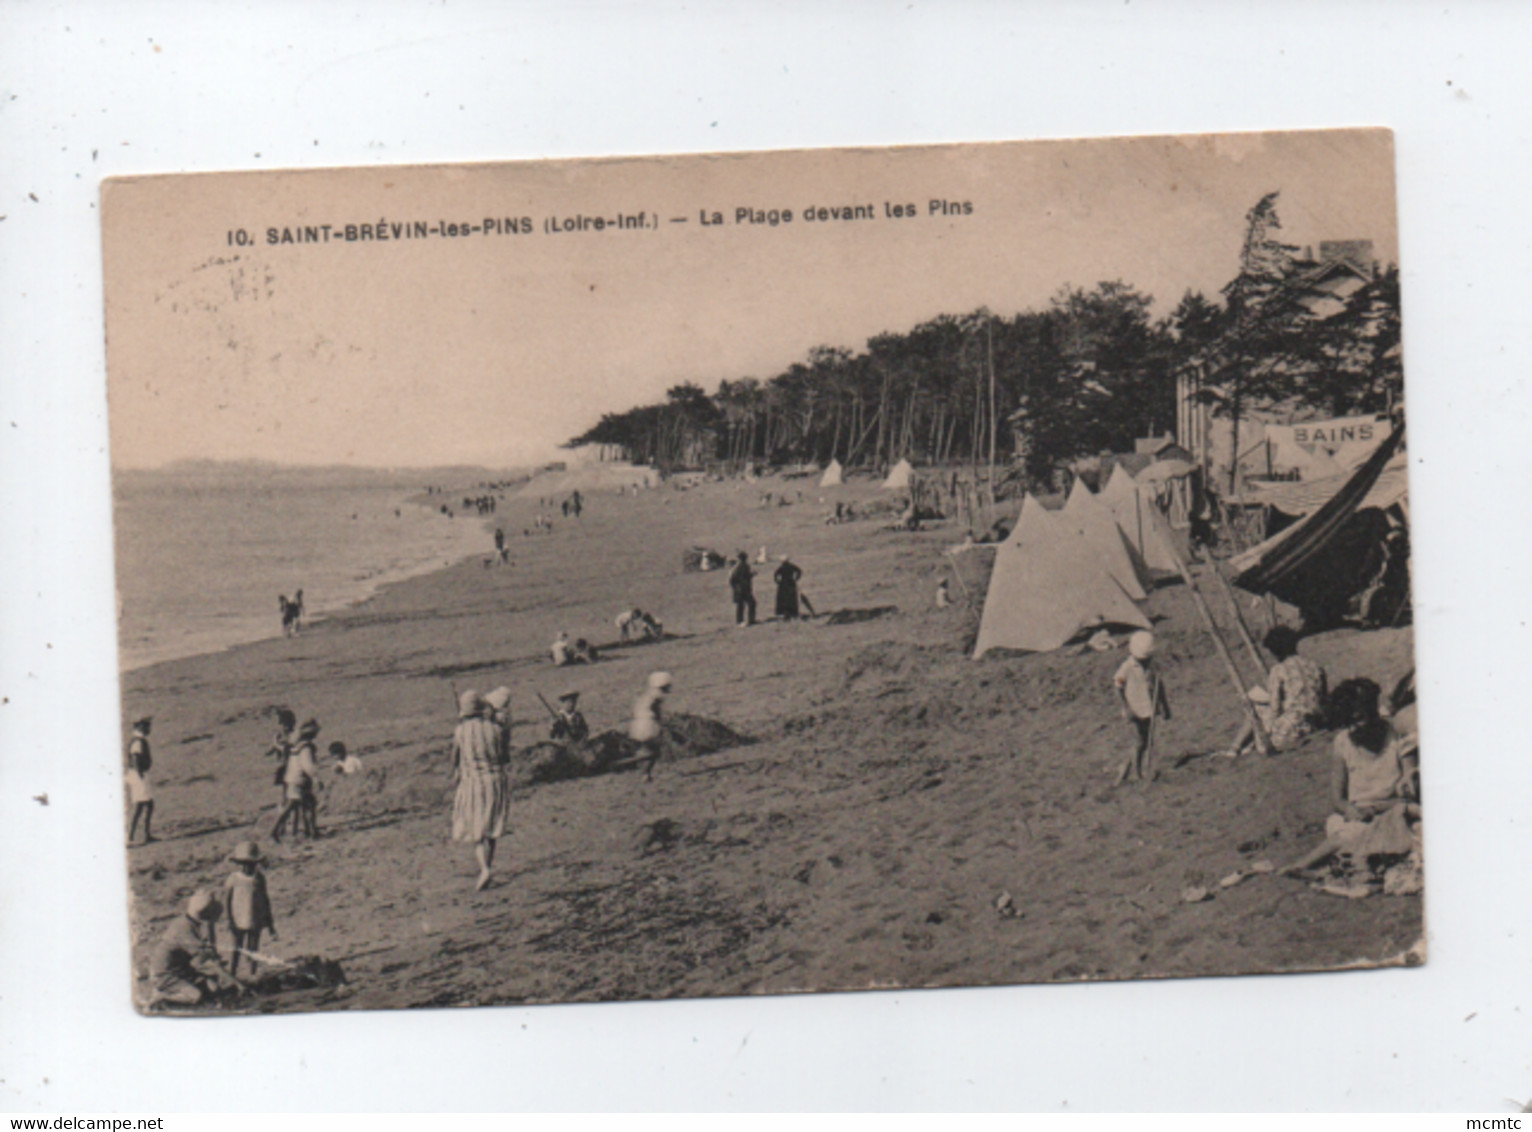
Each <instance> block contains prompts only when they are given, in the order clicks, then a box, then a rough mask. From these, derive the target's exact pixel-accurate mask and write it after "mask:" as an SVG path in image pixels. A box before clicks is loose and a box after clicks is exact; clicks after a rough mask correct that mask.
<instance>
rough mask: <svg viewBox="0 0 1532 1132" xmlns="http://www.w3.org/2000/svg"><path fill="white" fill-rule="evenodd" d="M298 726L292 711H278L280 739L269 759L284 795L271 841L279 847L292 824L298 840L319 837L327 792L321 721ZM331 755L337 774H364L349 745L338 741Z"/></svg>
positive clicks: (283, 709)
mask: <svg viewBox="0 0 1532 1132" xmlns="http://www.w3.org/2000/svg"><path fill="white" fill-rule="evenodd" d="M297 724H298V717H297V716H295V715H294V714H293V713H292V712H291V711H290V710H288V709H287V708H278V709H277V734H276V738H275V739H274V740H273V741H272V745H271V746H270V747H269V748H268V749H267V751H266V756H267V757H268V758H271V759H274V760H276V764H277V765H276V773H275V774H274V775H273V778H272V783H273V785H275V786H276V787H277V788H278V789H279V790H280V791H281V803H280V805H279V807H278V811H277V820H276V822H275V823H274V824H273V825H272V827H271V839H272V840H273V841H275V842H277V843H278V844H280V843H281V841H282V835H283V834H284V833H286V832H287V828H288V823H289V822H291V823H292V832H293V834H294V836H296V835H298V834H300V833H301V834H304V835H305V836H307V837H309V838H311V839H313V838H317V837H319V792H320V791H321V790H322V789H323V788H324V783H323V781H322V780H321V777H320V770H319V762H320V760H319V744H318V743H317V742H316V740H317V739H318V738H319V731H320V727H319V721H318V720H317V719H307V720H304V722H303V726H302V727H298V725H297ZM295 729H296V735H295V733H294V732H295ZM295 739H296V742H295ZM328 755H329V759H330V764H331V766H332V767H333V769H334V771H335V773H336V774H339V775H353V774H360V773H361V772H362V760H361V759H359V758H358V757H357V756H355V755H353V754H351V753H350V752H348V751H347V750H346V744H344V743H342V742H339V741H338V740H337V741H336V742H333V743H331V744H330V746H329V750H328Z"/></svg>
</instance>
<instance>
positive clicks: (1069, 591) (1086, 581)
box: [973, 495, 1150, 660]
mask: <svg viewBox="0 0 1532 1132" xmlns="http://www.w3.org/2000/svg"><path fill="white" fill-rule="evenodd" d="M1095 625H1128V626H1133V627H1135V628H1139V629H1147V628H1149V627H1150V626H1149V619H1148V618H1147V617H1145V616H1144V614H1143V611H1142V610H1140V609H1139V608H1138V606H1136V605H1134V604H1133V601H1132V600H1131V599H1130V598H1129V597H1128V595H1127V594H1126V593H1124V592H1123V589H1122V587H1121V586H1120V585H1118V584H1117V582H1116V581H1115V580H1113V579H1112V578H1111V577H1110V576H1109V575H1108V574H1107V573H1106V571H1105V570H1103V569H1102V568H1101V565H1100V563H1098V562H1097V561H1096V559H1095V558H1093V557H1092V556H1091V553H1090V551H1089V549H1088V548H1087V546H1086V544H1085V542H1084V540H1083V539H1080V538H1078V537H1076V536H1074V535H1073V534H1071V533H1070V532H1068V531H1067V530H1065V529H1063V527H1062V524H1061V522H1060V520H1059V518H1058V517H1057V516H1055V515H1051V514H1049V513H1048V511H1047V510H1046V509H1045V508H1044V507H1043V505H1042V504H1041V503H1039V502H1038V501H1037V500H1036V499H1035V498H1034V497H1032V496H1030V495H1029V496H1027V497H1026V499H1024V500H1023V501H1022V505H1021V514H1020V515H1018V516H1017V518H1016V526H1015V528H1014V529H1012V531H1011V536H1010V538H1008V539H1006V540H1005V542H1003V543H1001V544H1000V547H999V549H998V550H996V552H995V567H994V570H993V572H992V573H991V574H990V579H989V593H988V595H987V596H986V597H985V599H984V615H983V617H982V618H981V619H980V621H979V638H978V640H977V641H976V642H975V644H974V652H973V657H974V659H975V660H978V659H979V658H980V657H982V656H983V655H984V654H985V653H986V652H988V651H989V650H990V649H993V648H1007V649H1020V650H1024V651H1028V652H1048V651H1050V650H1052V649H1056V648H1059V647H1061V646H1062V645H1064V644H1065V643H1067V642H1068V641H1069V640H1070V639H1071V638H1072V637H1074V636H1075V635H1077V634H1078V633H1079V632H1080V631H1081V630H1082V629H1088V628H1090V627H1092V626H1095Z"/></svg>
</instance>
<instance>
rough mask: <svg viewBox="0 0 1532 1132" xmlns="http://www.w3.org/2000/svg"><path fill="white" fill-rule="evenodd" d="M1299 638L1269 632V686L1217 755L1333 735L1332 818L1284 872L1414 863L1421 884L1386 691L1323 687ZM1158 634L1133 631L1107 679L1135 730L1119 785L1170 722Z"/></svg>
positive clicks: (1409, 786)
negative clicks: (1336, 864) (1335, 864)
mask: <svg viewBox="0 0 1532 1132" xmlns="http://www.w3.org/2000/svg"><path fill="white" fill-rule="evenodd" d="M1299 639H1300V638H1299V635H1298V633H1297V632H1296V631H1295V630H1293V629H1291V628H1289V627H1287V626H1283V625H1278V626H1275V627H1273V628H1272V629H1271V630H1270V631H1268V632H1267V633H1266V635H1265V637H1264V638H1263V641H1262V643H1263V644H1264V645H1265V647H1266V649H1267V651H1268V652H1269V653H1270V654H1271V655H1272V656H1273V657H1274V658H1275V659H1276V663H1275V664H1274V665H1273V666H1272V668H1271V669H1270V671H1269V672H1268V673H1267V678H1266V683H1265V684H1264V685H1259V686H1256V687H1254V688H1251V689H1250V690H1249V692H1248V693H1247V695H1248V699H1249V705H1248V706H1249V709H1250V710H1249V716H1250V718H1248V719H1247V721H1246V723H1245V724H1244V725H1243V726H1242V727H1241V729H1240V731H1239V733H1238V734H1237V735H1236V736H1235V739H1234V743H1233V745H1232V746H1231V747H1230V748H1228V749H1227V750H1225V751H1220V752H1217V754H1219V755H1221V756H1223V757H1225V758H1230V759H1233V758H1238V757H1239V756H1240V755H1242V754H1244V753H1245V752H1247V751H1250V750H1255V751H1259V752H1261V753H1262V754H1265V755H1275V754H1277V753H1279V752H1285V751H1291V750H1293V749H1295V748H1296V747H1297V746H1299V745H1300V744H1301V743H1302V742H1303V741H1304V740H1306V739H1307V738H1309V737H1310V736H1311V735H1313V734H1315V733H1316V732H1318V731H1322V730H1325V729H1326V728H1333V729H1334V730H1335V732H1336V734H1335V738H1334V740H1333V742H1332V744H1331V758H1330V763H1331V776H1330V796H1331V798H1330V800H1331V803H1332V804H1333V806H1334V813H1332V814H1331V815H1330V817H1329V818H1328V819H1327V821H1326V822H1325V838H1324V840H1323V841H1322V842H1321V843H1320V844H1319V845H1318V846H1316V847H1315V848H1314V849H1313V850H1311V851H1310V852H1308V853H1306V854H1305V855H1304V856H1302V857H1301V858H1299V859H1298V860H1296V861H1294V862H1293V863H1292V864H1290V865H1288V866H1287V867H1286V868H1285V869H1284V870H1282V871H1283V872H1285V873H1288V874H1300V873H1304V872H1306V871H1308V870H1311V869H1313V868H1315V867H1316V866H1319V865H1321V864H1324V863H1325V862H1328V861H1331V860H1332V859H1333V858H1336V857H1340V858H1342V860H1341V862H1340V864H1341V865H1342V867H1343V869H1344V870H1345V871H1346V872H1348V873H1349V874H1351V875H1354V876H1356V877H1358V878H1360V880H1361V881H1362V882H1363V883H1364V884H1365V883H1366V882H1368V881H1370V879H1371V873H1370V871H1369V870H1370V869H1371V868H1372V866H1373V865H1375V864H1378V863H1382V864H1385V865H1386V864H1389V863H1393V864H1400V863H1401V858H1402V859H1404V860H1405V861H1413V862H1414V866H1413V868H1414V871H1415V875H1416V879H1417V881H1418V871H1419V854H1420V830H1419V824H1418V822H1419V818H1420V806H1419V800H1420V779H1419V766H1418V758H1417V753H1416V749H1415V746H1414V739H1413V736H1411V735H1407V734H1404V733H1402V732H1401V731H1400V730H1399V729H1397V728H1396V727H1395V726H1394V723H1393V721H1392V719H1391V718H1388V717H1385V714H1384V708H1385V705H1384V704H1383V702H1382V689H1381V688H1379V686H1378V684H1377V683H1376V682H1375V681H1372V680H1369V679H1367V678H1365V677H1354V678H1352V679H1349V680H1345V681H1343V682H1342V683H1340V684H1339V685H1337V686H1336V688H1335V689H1334V691H1333V692H1331V691H1330V690H1329V689H1328V687H1327V684H1328V677H1327V675H1326V673H1325V670H1324V669H1323V668H1322V667H1321V666H1320V665H1319V664H1318V663H1317V662H1315V661H1314V660H1312V659H1310V658H1308V657H1305V656H1302V655H1301V654H1300V653H1299V652H1298V644H1299ZM1154 652H1155V639H1154V635H1153V634H1152V633H1149V632H1143V631H1140V632H1137V633H1135V634H1133V636H1132V637H1131V638H1129V641H1128V654H1129V655H1128V659H1127V660H1125V661H1124V662H1123V664H1122V665H1121V667H1119V668H1118V670H1117V672H1116V674H1115V676H1114V677H1113V688H1114V690H1115V692H1116V695H1117V698H1118V701H1119V705H1120V707H1121V711H1122V715H1123V718H1124V719H1125V720H1126V721H1128V722H1129V723H1130V724H1132V726H1133V728H1134V735H1135V743H1134V747H1133V752H1132V754H1131V755H1130V756H1129V757H1128V759H1127V761H1126V762H1125V763H1124V764H1123V765H1122V767H1121V769H1120V770H1119V772H1118V774H1117V781H1118V782H1119V783H1121V782H1123V781H1125V780H1127V779H1129V778H1134V779H1138V780H1142V779H1143V778H1145V777H1146V776H1147V774H1148V773H1149V769H1148V767H1147V766H1146V761H1147V759H1148V758H1149V756H1150V754H1151V752H1152V749H1153V743H1154V733H1155V729H1156V725H1157V722H1158V720H1160V719H1165V720H1169V719H1170V718H1171V713H1170V700H1169V697H1168V696H1167V695H1166V692H1165V685H1164V683H1163V681H1161V679H1160V677H1159V673H1158V672H1157V671H1156V670H1155V669H1154V666H1153V659H1152V658H1153V656H1154ZM1412 694H1413V693H1412V685H1411V684H1410V682H1409V681H1406V682H1404V683H1402V684H1401V685H1400V687H1399V689H1396V691H1395V693H1394V695H1393V696H1391V697H1390V702H1389V703H1388V704H1387V705H1386V707H1387V711H1388V714H1389V716H1395V715H1396V714H1397V713H1399V712H1401V711H1403V710H1404V709H1405V708H1407V707H1408V706H1409V701H1410V700H1411V699H1412Z"/></svg>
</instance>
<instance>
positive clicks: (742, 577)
mask: <svg viewBox="0 0 1532 1132" xmlns="http://www.w3.org/2000/svg"><path fill="white" fill-rule="evenodd" d="M754 578H755V571H754V570H752V569H750V556H749V555H748V554H746V553H745V552H744V551H743V550H742V551H740V552H739V558H738V559H737V560H736V561H735V563H734V569H732V570H730V571H729V591H730V592H731V593H732V594H733V595H734V624H735V625H736V627H738V628H740V629H743V628H744V627H745V626H746V625H754V624H755V584H754V581H753V579H754Z"/></svg>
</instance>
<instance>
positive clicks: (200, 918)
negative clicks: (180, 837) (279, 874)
mask: <svg viewBox="0 0 1532 1132" xmlns="http://www.w3.org/2000/svg"><path fill="white" fill-rule="evenodd" d="M229 860H230V861H231V862H232V863H233V864H234V866H235V867H234V871H233V873H231V874H230V875H229V877H228V879H227V880H226V881H224V883H223V885H222V887H221V888H220V889H219V890H218V891H216V892H215V891H213V890H210V889H206V888H203V889H198V890H197V891H196V892H194V893H192V895H191V898H190V899H189V900H187V902H186V908H185V910H184V911H183V913H182V914H181V915H179V916H177V917H176V918H175V920H174V921H172V922H171V923H170V925H169V926H168V927H166V929H165V930H164V932H162V933H161V935H160V938H159V940H158V942H156V944H155V947H154V950H153V952H152V953H151V954H150V956H149V983H150V1005H151V1006H160V1005H164V1004H174V1005H178V1006H196V1005H198V1004H200V1003H202V1002H204V1001H206V1000H207V999H208V998H209V997H210V996H211V995H213V994H215V993H216V992H217V991H218V990H219V989H221V988H223V987H226V986H232V987H238V988H246V987H247V984H245V983H243V982H241V981H240V978H239V965H240V959H241V957H243V958H244V959H246V960H247V961H248V963H247V965H248V967H249V968H250V971H251V973H252V974H253V973H254V972H255V971H256V970H258V969H259V967H258V964H260V963H262V962H263V961H264V959H265V957H264V956H262V955H261V954H260V946H261V935H262V933H264V932H267V931H269V932H270V933H271V938H272V939H277V938H279V937H278V934H277V924H276V917H275V916H273V915H272V911H271V897H270V895H269V894H268V892H267V889H266V875H265V873H264V872H262V870H261V864H262V862H263V860H264V858H263V857H262V856H261V851H260V848H259V846H257V845H256V843H255V842H254V841H241V842H240V843H239V844H238V845H237V846H235V848H234V852H233V853H232V854H230V856H229ZM225 912H227V913H228V917H229V934H230V936H231V943H230V947H229V958H228V961H227V962H225V961H224V959H223V957H222V955H221V954H220V953H219V950H218V934H217V927H216V925H217V923H218V921H219V920H220V919H222V918H223V916H224V913H225Z"/></svg>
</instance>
